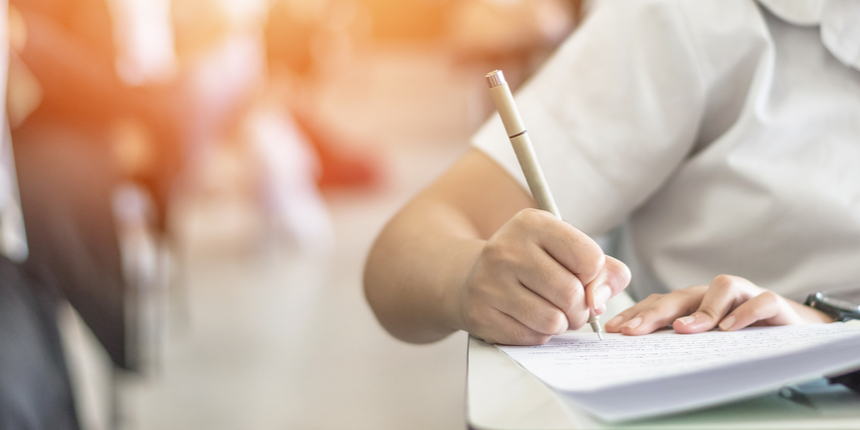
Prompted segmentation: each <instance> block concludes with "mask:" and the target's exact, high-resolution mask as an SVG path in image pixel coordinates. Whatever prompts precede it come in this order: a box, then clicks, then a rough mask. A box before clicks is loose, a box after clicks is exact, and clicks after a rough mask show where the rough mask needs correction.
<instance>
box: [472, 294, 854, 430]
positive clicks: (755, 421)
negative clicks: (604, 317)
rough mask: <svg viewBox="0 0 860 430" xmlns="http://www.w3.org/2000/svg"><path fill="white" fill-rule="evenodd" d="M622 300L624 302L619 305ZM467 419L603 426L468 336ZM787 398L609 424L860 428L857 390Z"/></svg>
mask: <svg viewBox="0 0 860 430" xmlns="http://www.w3.org/2000/svg"><path fill="white" fill-rule="evenodd" d="M621 305H623V304H621ZM468 342H469V345H468V353H467V354H468V358H467V367H466V420H467V423H468V425H469V428H470V429H474V430H497V429H498V430H520V429H532V430H550V429H584V428H603V427H604V425H603V424H601V423H600V422H599V421H596V420H595V419H594V418H592V417H591V416H590V415H588V414H587V413H585V412H583V411H580V410H578V409H577V408H576V406H575V405H569V404H566V403H565V400H564V399H563V398H562V397H560V396H558V395H556V394H555V392H554V391H553V390H551V389H550V388H549V387H547V386H546V385H544V384H543V383H542V382H540V381H539V380H538V379H537V378H535V377H534V376H532V375H531V374H530V373H529V372H527V371H526V370H525V369H523V368H522V367H520V366H519V365H518V364H516V363H515V362H514V361H513V360H511V359H510V358H508V356H506V355H505V354H504V353H502V352H501V351H499V350H498V349H496V347H494V346H492V345H489V344H487V343H485V342H483V341H481V340H478V339H476V338H474V337H469V340H468ZM794 393H795V396H793V397H792V398H791V399H789V398H786V397H783V396H781V395H779V394H776V393H774V394H769V395H766V396H761V397H757V398H754V399H749V400H746V401H742V402H737V403H733V404H730V405H724V406H718V407H714V408H710V409H706V410H702V411H698V412H690V413H685V414H679V415H674V416H670V417H666V418H660V419H652V420H644V421H638V422H635V423H632V424H630V423H628V424H624V425H618V426H608V427H607V428H612V429H616V428H635V429H679V430H680V429H690V428H699V429H724V428H727V427H730V428H756V429H811V428H815V429H845V428H860V395H857V394H854V393H853V392H851V391H850V390H848V389H847V388H844V387H842V386H838V385H836V386H832V385H828V384H827V383H826V381H825V380H823V379H821V380H819V381H813V382H810V383H808V384H803V385H800V386H798V387H796V390H795V391H794Z"/></svg>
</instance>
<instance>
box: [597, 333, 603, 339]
mask: <svg viewBox="0 0 860 430" xmlns="http://www.w3.org/2000/svg"><path fill="white" fill-rule="evenodd" d="M597 338H598V339H600V340H603V334H602V333H601V332H597Z"/></svg>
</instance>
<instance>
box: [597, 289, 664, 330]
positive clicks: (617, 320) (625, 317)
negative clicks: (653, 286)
mask: <svg viewBox="0 0 860 430" xmlns="http://www.w3.org/2000/svg"><path fill="white" fill-rule="evenodd" d="M661 297H663V294H651V295H650V296H648V297H646V298H645V300H642V301H641V302H639V303H636V304H635V305H633V306H631V307H629V308H627V309H625V310H624V311H622V312H621V313H619V314H618V315H616V316H615V317H614V318H612V319H610V320H609V321H607V322H606V323H605V324H604V325H603V328H604V329H605V330H606V331H607V332H609V333H621V326H623V325H625V324H626V323H627V322H628V321H630V320H632V319H633V318H634V317H636V316H637V315H639V313H640V312H642V311H643V310H645V309H647V308H649V307H650V306H651V305H653V304H654V302H656V301H657V300H660V298H661Z"/></svg>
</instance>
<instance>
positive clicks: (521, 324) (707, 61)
mask: <svg viewBox="0 0 860 430" xmlns="http://www.w3.org/2000/svg"><path fill="white" fill-rule="evenodd" d="M857 28H860V2H855V1H839V0H824V1H809V2H803V1H778V0H768V1H764V0H762V1H760V2H755V1H752V0H729V1H726V0H720V1H716V0H713V1H683V0H676V1H670V0H648V1H636V2H625V1H618V0H605V1H597V2H595V4H594V5H593V10H592V11H591V13H590V16H589V17H587V18H586V20H585V22H584V23H583V24H582V26H581V28H580V29H579V30H578V31H577V32H576V33H575V34H574V35H573V36H572V37H571V38H570V39H569V40H568V41H566V42H565V44H564V45H562V46H561V47H560V49H559V50H558V52H557V53H556V54H555V55H554V57H553V58H551V59H550V61H549V62H548V63H547V64H546V65H545V67H544V68H543V69H542V70H541V71H540V72H539V73H538V74H537V75H536V76H535V77H534V78H533V79H532V80H531V81H530V82H529V83H528V84H527V85H526V86H525V87H524V88H523V89H522V91H521V92H519V93H518V95H517V104H518V106H519V110H520V112H521V114H522V115H523V119H524V122H525V124H526V126H527V127H528V128H529V133H530V134H531V138H532V141H533V143H534V145H535V149H536V152H537V155H538V158H539V160H540V163H541V164H542V166H543V170H544V173H545V175H546V177H547V180H548V182H549V185H550V188H551V189H552V190H553V192H554V194H555V198H556V200H557V202H558V205H559V207H560V210H561V212H562V215H563V218H564V219H565V221H567V222H568V223H569V224H567V223H564V222H561V221H558V220H556V219H555V218H553V217H551V216H550V215H549V214H547V213H545V212H541V211H537V210H534V209H530V208H534V207H535V203H534V201H533V200H532V199H531V196H530V194H529V193H528V192H527V188H526V187H525V181H524V179H523V176H522V173H521V172H520V169H519V166H518V164H517V162H516V159H515V157H514V154H513V151H512V150H511V149H510V143H509V142H508V138H507V136H506V135H505V133H504V129H503V128H502V125H501V123H500V121H499V120H498V116H495V117H494V118H492V119H491V120H490V121H489V122H488V123H487V124H486V125H485V126H484V127H483V128H482V129H481V130H480V131H479V132H478V133H477V134H476V135H475V137H474V139H473V148H472V149H471V150H470V151H469V152H468V153H467V154H466V155H465V156H463V157H462V158H461V159H460V160H459V161H458V162H457V163H455V164H454V166H453V167H451V168H450V170H448V171H447V172H446V173H444V174H443V175H442V176H441V177H440V178H439V179H438V180H436V181H435V182H434V183H433V184H431V185H430V186H429V187H427V189H425V190H423V191H422V192H421V193H420V194H419V195H418V196H416V197H415V198H414V199H413V200H412V201H411V202H409V203H408V204H407V205H406V207H404V208H403V209H402V210H401V211H400V212H399V213H398V214H397V215H396V216H395V217H394V218H393V219H392V220H391V221H390V222H389V224H388V225H387V226H386V227H385V229H384V230H383V231H382V233H381V234H380V236H379V238H378V240H377V242H376V244H375V245H374V246H373V249H372V250H371V252H370V255H369V257H368V261H367V267H366V272H365V293H366V296H367V299H368V301H369V303H370V305H371V307H372V308H373V310H374V312H375V313H376V315H377V317H378V318H379V320H380V322H381V323H382V324H383V326H385V328H386V329H387V330H388V331H389V332H391V333H392V334H393V335H395V336H397V337H398V338H401V339H403V340H406V341H410V342H432V341H435V340H438V339H441V338H443V337H445V336H447V335H448V334H450V333H452V332H454V331H457V330H466V331H469V332H470V333H472V334H474V335H476V336H478V337H481V338H483V339H485V340H487V341H490V342H498V343H506V344H539V343H543V342H546V341H547V340H548V339H549V336H550V335H552V334H555V333H560V332H561V331H563V330H565V329H568V328H570V329H577V328H579V327H581V326H582V325H583V324H584V323H585V321H586V319H587V318H588V315H589V314H590V313H596V314H599V313H601V312H602V309H603V304H604V303H605V302H606V300H607V299H608V298H609V297H611V296H614V295H616V294H618V293H619V292H620V291H621V290H622V289H624V288H625V287H626V286H627V284H628V282H631V279H632V282H631V286H630V289H629V291H630V293H631V295H632V296H633V297H634V298H636V299H640V300H641V301H640V302H639V303H638V304H636V305H635V306H633V307H631V308H630V309H628V310H626V311H624V312H622V313H621V314H619V315H618V316H617V317H616V318H613V319H612V320H609V321H607V322H606V324H605V328H606V330H607V331H609V332H621V333H624V334H628V335H641V334H646V333H650V332H653V331H654V330H656V329H658V328H660V327H664V326H666V325H669V324H672V325H673V327H674V329H675V330H676V331H678V332H682V333H696V332H702V331H705V330H709V329H712V328H714V327H719V328H720V329H722V330H737V329H740V328H742V327H745V326H748V325H751V324H759V325H761V324H769V325H781V324H796V323H806V322H817V323H821V322H829V321H831V319H830V317H828V316H827V315H825V314H823V313H821V312H819V311H817V310H815V309H812V308H810V307H807V306H804V305H801V304H800V303H799V302H798V300H802V299H803V298H804V297H805V296H806V295H807V294H808V293H810V292H815V291H820V290H825V289H827V290H830V291H839V290H846V289H848V288H854V289H856V288H857V286H856V285H857V282H858V279H860V264H857V262H858V261H860V168H858V167H857V166H860V70H858V67H860V56H858V52H860V37H858V34H857V33H856V31H854V30H856V29H857ZM488 97H489V95H488ZM618 225H623V228H622V233H621V238H620V244H621V245H620V249H621V255H622V258H623V259H624V261H626V262H628V263H629V265H630V268H631V270H628V268H627V266H626V265H625V264H623V263H621V262H620V261H618V260H616V259H614V258H611V257H608V256H605V255H604V254H603V252H602V251H601V250H600V248H599V247H598V246H597V244H596V243H595V242H594V241H593V240H591V239H590V236H595V235H603V234H605V233H607V232H609V231H610V230H611V229H613V228H615V227H616V226H618ZM631 272H632V278H631ZM721 273H729V274H731V275H721Z"/></svg>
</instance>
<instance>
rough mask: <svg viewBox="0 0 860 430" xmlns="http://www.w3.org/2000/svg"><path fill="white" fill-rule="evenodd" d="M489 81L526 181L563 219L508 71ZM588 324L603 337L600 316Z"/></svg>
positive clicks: (537, 198) (493, 74)
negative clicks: (519, 109) (517, 101)
mask: <svg viewBox="0 0 860 430" xmlns="http://www.w3.org/2000/svg"><path fill="white" fill-rule="evenodd" d="M487 82H488V83H489V84H490V93H491V94H492V95H493V102H494V103H495V104H496V110H498V111H499V116H500V117H501V118H502V124H504V126H505V132H506V133H507V135H508V138H509V139H511V145H512V146H513V147H514V152H515V153H516V154H517V160H518V161H519V162H520V168H521V169H523V175H525V177H526V182H527V183H528V184H529V189H530V190H531V192H532V196H533V197H534V199H535V202H536V203H537V205H538V208H540V209H543V210H545V211H547V212H549V213H551V214H553V215H555V217H556V218H558V219H562V218H561V213H560V212H559V211H558V206H556V205H555V200H553V198H552V194H551V193H550V191H549V186H548V185H547V183H546V179H545V178H544V176H543V171H542V170H541V168H540V165H539V164H538V161H537V157H536V156H535V151H534V148H532V142H531V140H530V139H529V134H528V131H526V127H525V125H523V120H522V118H520V113H519V112H518V111H517V106H516V105H515V104H514V96H513V94H511V89H510V87H508V83H507V82H505V75H504V74H502V71H501V70H494V71H492V72H490V73H487ZM588 324H590V325H591V329H592V330H594V332H595V333H597V337H598V338H599V339H600V340H603V334H602V333H601V332H602V329H601V328H600V318H599V317H598V316H596V315H592V316H591V317H590V318H589V319H588Z"/></svg>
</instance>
